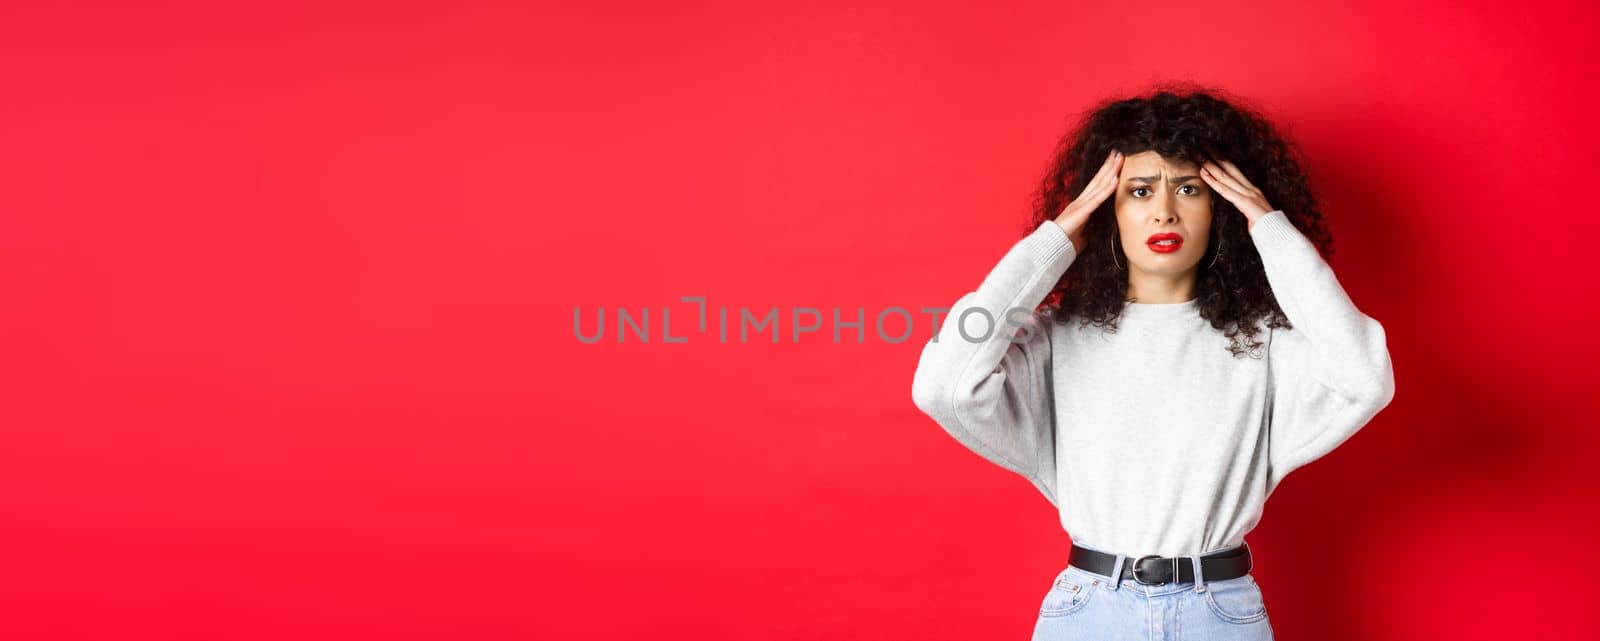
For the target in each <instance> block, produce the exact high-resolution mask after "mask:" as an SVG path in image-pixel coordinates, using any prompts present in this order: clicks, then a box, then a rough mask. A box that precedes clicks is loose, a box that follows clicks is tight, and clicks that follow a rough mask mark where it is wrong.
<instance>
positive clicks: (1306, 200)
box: [1024, 85, 1333, 357]
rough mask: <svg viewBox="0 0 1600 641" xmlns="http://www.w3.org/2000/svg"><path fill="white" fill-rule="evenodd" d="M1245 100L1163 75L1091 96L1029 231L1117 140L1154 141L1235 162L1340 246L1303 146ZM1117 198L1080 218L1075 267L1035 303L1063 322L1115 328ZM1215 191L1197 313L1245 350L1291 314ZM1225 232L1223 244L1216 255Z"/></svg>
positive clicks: (1326, 246)
mask: <svg viewBox="0 0 1600 641" xmlns="http://www.w3.org/2000/svg"><path fill="white" fill-rule="evenodd" d="M1224 96H1225V97H1226V99H1225V98H1224ZM1241 104H1245V102H1244V101H1242V100H1240V99H1238V98H1237V97H1233V96H1227V95H1226V94H1224V92H1222V91H1219V90H1216V89H1209V88H1188V87H1185V86H1179V85H1163V86H1158V87H1156V88H1154V89H1151V90H1150V92H1149V95H1147V96H1141V97H1132V98H1111V99H1108V100H1106V101H1104V102H1102V103H1101V104H1100V105H1098V106H1096V107H1094V108H1091V109H1090V110H1089V111H1087V112H1085V113H1086V115H1084V116H1082V117H1081V119H1080V120H1079V121H1078V122H1077V123H1076V126H1075V127H1073V129H1072V130H1071V131H1069V132H1068V133H1067V134H1066V135H1065V136H1063V137H1062V138H1061V140H1060V141H1059V142H1058V143H1057V145H1056V148H1055V151H1054V154H1053V158H1052V161H1051V163H1050V165H1049V167H1048V169H1047V170H1046V172H1045V175H1044V176H1043V179H1042V184H1041V186H1040V189H1039V191H1037V192H1035V194H1034V195H1033V204H1032V209H1033V215H1032V217H1031V218H1030V219H1029V221H1028V223H1027V225H1026V226H1025V227H1026V229H1025V230H1024V232H1025V233H1026V232H1027V231H1031V230H1033V229H1037V228H1038V226H1039V225H1041V224H1043V223H1044V221H1047V220H1052V219H1054V218H1055V217H1057V216H1058V215H1060V214H1061V211H1062V210H1063V209H1065V208H1066V206H1067V204H1068V203H1070V202H1071V201H1072V196H1073V195H1075V194H1079V193H1082V192H1083V190H1084V187H1085V186H1086V185H1087V184H1088V182H1089V180H1090V179H1091V178H1093V177H1094V174H1095V172H1096V171H1098V169H1099V167H1100V164H1101V163H1102V162H1103V161H1104V160H1105V158H1106V156H1107V155H1108V154H1110V153H1111V151H1112V150H1117V151H1120V152H1122V153H1123V154H1124V155H1133V154H1137V153H1140V152H1144V151H1155V152H1156V153H1158V154H1160V155H1162V156H1163V157H1165V158H1167V159H1169V160H1175V161H1188V162H1194V163H1199V162H1202V161H1204V160H1208V159H1210V160H1216V159H1219V158H1220V159H1226V160H1229V161H1231V162H1233V164H1234V165H1235V166H1237V167H1238V168H1239V170H1240V171H1241V172H1243V173H1244V175H1245V177H1246V178H1248V179H1249V180H1250V182H1251V183H1252V184H1254V185H1255V186H1256V187H1257V188H1258V189H1260V190H1261V193H1262V194H1263V195H1265V196H1266V198H1267V202H1268V203H1270V204H1271V205H1272V206H1273V207H1274V208H1277V209H1281V210H1283V211H1284V213H1285V214H1287V215H1288V218H1289V220H1290V221H1291V222H1292V223H1293V224H1294V226H1295V227H1296V228H1297V229H1299V230H1300V232H1301V233H1302V234H1305V236H1306V237H1307V239H1309V240H1311V242H1312V243H1313V244H1314V245H1316V246H1317V249H1318V250H1319V251H1320V252H1321V253H1322V256H1323V257H1324V258H1327V257H1329V256H1332V255H1333V239H1332V237H1331V236H1330V235H1329V233H1328V230H1327V229H1326V226H1325V225H1324V223H1323V219H1322V212H1321V210H1320V209H1319V208H1318V205H1317V199H1316V197H1315V196H1313V195H1312V193H1311V188H1310V185H1309V181H1308V179H1307V176H1306V173H1305V171H1303V170H1302V169H1301V164H1302V163H1301V162H1300V161H1299V159H1298V156H1299V153H1298V149H1297V148H1296V147H1294V145H1293V143H1292V142H1290V141H1289V140H1287V139H1286V138H1285V137H1283V136H1281V135H1279V133H1278V132H1277V131H1276V130H1275V129H1274V128H1273V126H1272V125H1271V124H1270V123H1269V122H1268V121H1267V119H1266V118H1265V117H1263V116H1262V115H1260V113H1259V112H1258V111H1256V110H1252V109H1250V108H1247V107H1241V106H1236V105H1241ZM1213 154H1214V156H1213ZM1115 201H1116V199H1115V198H1114V197H1112V198H1107V199H1106V201H1105V202H1103V203H1101V204H1100V206H1099V207H1098V208H1097V209H1095V211H1094V212H1093V213H1092V214H1090V216H1089V220H1088V222H1087V223H1085V225H1084V230H1083V239H1084V243H1085V245H1086V247H1082V248H1077V249H1078V250H1079V251H1078V256H1077V258H1075V259H1074V260H1073V262H1072V265H1071V267H1069V268H1068V269H1067V273H1066V274H1065V275H1063V276H1062V278H1061V281H1060V282H1059V283H1057V284H1056V286H1055V288H1054V289H1053V290H1052V291H1051V293H1050V295H1049V296H1047V297H1046V298H1045V301H1044V302H1043V303H1041V305H1040V307H1039V308H1038V309H1037V310H1035V311H1037V312H1040V313H1042V314H1044V315H1046V316H1049V317H1052V318H1053V319H1054V321H1055V322H1060V323H1066V322H1069V321H1070V320H1071V319H1077V320H1078V321H1079V322H1080V323H1081V324H1083V325H1084V326H1087V324H1089V323H1094V324H1096V325H1099V326H1100V327H1102V328H1103V329H1105V330H1107V331H1112V332H1115V331H1116V330H1117V325H1118V319H1119V318H1120V317H1121V316H1122V309H1123V306H1124V305H1125V304H1126V299H1125V294H1126V292H1127V288H1128V277H1127V272H1126V271H1124V269H1123V268H1119V267H1117V266H1116V265H1115V264H1114V263H1113V262H1112V260H1113V258H1112V256H1111V254H1110V252H1111V251H1115V250H1114V249H1111V247H1112V245H1113V242H1114V239H1115V237H1116V235H1117V223H1116V203H1115ZM1211 202H1212V206H1211V213H1212V218H1211V239H1212V241H1211V246H1210V247H1209V248H1207V251H1206V253H1205V255H1204V256H1203V257H1202V258H1201V259H1200V267H1199V271H1198V274H1197V275H1196V281H1195V290H1196V296H1197V298H1198V302H1197V303H1196V304H1197V306H1198V308H1199V311H1200V316H1201V317H1202V318H1205V319H1206V320H1208V321H1210V323H1211V326H1212V327H1213V328H1214V329H1218V330H1222V331H1223V332H1224V333H1225V334H1226V336H1227V337H1228V338H1229V339H1230V342H1231V344H1230V345H1229V346H1228V350H1229V351H1230V352H1232V353H1233V355H1234V356H1235V357H1239V356H1241V355H1243V354H1246V353H1254V352H1255V351H1256V350H1257V348H1259V347H1260V346H1261V345H1262V342H1261V341H1258V340H1255V337H1256V335H1257V334H1258V333H1259V332H1260V330H1261V329H1262V328H1263V327H1268V328H1271V327H1284V328H1289V329H1293V325H1292V324H1290V323H1289V319H1288V317H1286V316H1284V314H1283V310H1282V309H1281V308H1279V307H1278V302H1277V299H1276V298H1275V297H1274V296H1273V294H1272V289H1271V287H1270V286H1269V285H1268V283H1267V275H1266V271H1265V270H1264V269H1263V268H1262V264H1261V255H1260V254H1259V253H1258V252H1257V251H1256V248H1255V243H1254V242H1253V240H1252V239H1251V237H1250V235H1249V228H1248V221H1247V220H1246V219H1245V217H1244V215H1243V214H1241V213H1239V210H1238V208H1236V207H1234V205H1233V203H1231V202H1228V200H1227V199H1226V198H1223V197H1222V196H1221V195H1220V194H1218V195H1214V196H1213V198H1212V199H1211ZM1219 242H1220V243H1222V246H1223V256H1222V258H1221V259H1220V260H1218V261H1216V265H1215V266H1211V262H1212V258H1213V257H1214V256H1215V253H1216V248H1217V246H1218V243H1219ZM1122 262H1124V263H1125V262H1126V261H1122ZM1262 321H1266V323H1265V325H1262Z"/></svg>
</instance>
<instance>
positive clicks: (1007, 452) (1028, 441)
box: [911, 220, 1077, 504]
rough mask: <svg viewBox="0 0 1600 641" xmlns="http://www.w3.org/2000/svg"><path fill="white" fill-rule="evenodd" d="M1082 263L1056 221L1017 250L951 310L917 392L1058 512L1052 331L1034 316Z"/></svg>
mask: <svg viewBox="0 0 1600 641" xmlns="http://www.w3.org/2000/svg"><path fill="white" fill-rule="evenodd" d="M1076 255H1077V254H1076V248H1074V247H1073V246H1072V242H1071V241H1069V240H1068V239H1067V234H1066V231H1065V230H1063V229H1062V228H1061V226H1060V225H1058V224H1057V223H1056V222H1054V221H1050V220H1047V221H1044V222H1043V223H1042V224H1040V225H1039V227H1038V228H1036V229H1034V231H1032V232H1030V233H1029V234H1028V235H1027V236H1025V237H1023V238H1022V239H1021V240H1019V241H1018V242H1017V243H1016V244H1015V245H1013V246H1012V247H1011V249H1010V250H1009V251H1007V252H1006V254H1005V256H1004V257H1002V258H1001V259H1000V262H999V264H997V265H995V266H994V268H993V269H991V270H990V272H989V274H988V276H986V277H985V278H984V279H983V281H982V282H981V283H980V284H979V285H978V288H977V289H976V290H974V291H970V292H968V293H966V294H964V295H962V296H961V297H960V298H959V299H958V300H957V301H956V302H955V304H954V305H953V306H952V307H951V309H950V311H949V314H948V315H947V316H946V317H945V319H944V321H943V323H942V324H941V325H940V327H939V329H938V331H937V332H935V334H934V336H933V338H932V339H930V340H929V341H928V343H927V344H926V345H924V346H923V348H922V356H921V358H920V360H919V361H918V363H917V370H916V375H915V376H914V378H913V380H912V383H911V397H912V400H913V401H915V403H916V405H917V407H918V408H919V409H921V410H922V411H923V412H924V413H926V414H927V415H928V416H929V417H931V418H933V420H934V421H935V422H936V423H938V424H939V425H940V426H941V427H943V428H944V430H945V431H946V432H947V433H949V434H950V436H952V437H954V438H955V439H956V440H957V441H959V442H960V443H961V444H962V445H964V446H966V447H967V448H968V449H970V450H972V451H973V452H974V453H976V454H978V455H979V456H982V457H983V458H985V459H987V460H988V461H990V462H992V463H994V464H996V465H999V466H1000V467H1002V468H1005V469H1007V470H1010V471H1012V472H1015V473H1017V474H1020V475H1022V476H1023V478H1026V479H1028V481H1030V482H1031V483H1033V485H1034V487H1036V488H1038V490H1039V491H1040V492H1041V493H1043V494H1044V496H1045V498H1046V499H1047V500H1049V501H1050V503H1051V504H1057V502H1056V487H1055V430H1054V419H1053V415H1052V412H1053V410H1052V407H1053V403H1054V399H1053V398H1052V397H1051V389H1050V382H1049V381H1050V378H1049V377H1050V356H1051V354H1050V349H1051V345H1050V338H1049V322H1048V319H1044V318H1042V317H1041V315H1039V314H1037V313H1034V312H1033V309H1034V308H1036V307H1038V305H1039V303H1041V302H1043V301H1044V299H1045V297H1046V296H1047V295H1049V293H1050V291H1051V290H1053V289H1054V288H1055V286H1056V283H1057V282H1058V281H1060V280H1061V276H1062V275H1063V274H1065V273H1066V271H1067V266H1068V265H1070V264H1071V263H1072V260H1073V258H1075V257H1076ZM1019 308H1020V309H1019ZM963 330H964V331H963Z"/></svg>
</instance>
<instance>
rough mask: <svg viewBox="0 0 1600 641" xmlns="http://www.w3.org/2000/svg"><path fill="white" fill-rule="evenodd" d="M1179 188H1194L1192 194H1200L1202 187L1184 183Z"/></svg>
mask: <svg viewBox="0 0 1600 641" xmlns="http://www.w3.org/2000/svg"><path fill="white" fill-rule="evenodd" d="M1178 189H1193V190H1194V191H1192V192H1190V193H1192V194H1199V193H1200V188H1199V187H1196V186H1194V185H1183V186H1181V187H1179V188H1178Z"/></svg>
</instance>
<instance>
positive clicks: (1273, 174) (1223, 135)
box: [912, 89, 1394, 641]
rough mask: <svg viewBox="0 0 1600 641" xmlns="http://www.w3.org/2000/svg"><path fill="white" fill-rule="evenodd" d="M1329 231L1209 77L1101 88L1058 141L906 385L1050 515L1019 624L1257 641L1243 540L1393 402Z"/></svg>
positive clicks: (1258, 614)
mask: <svg viewBox="0 0 1600 641" xmlns="http://www.w3.org/2000/svg"><path fill="white" fill-rule="evenodd" d="M1235 102H1237V101H1235ZM1330 242H1331V241H1330V238H1329V235H1328V233H1327V231H1326V229H1325V228H1324V226H1323V220H1322V214H1321V212H1320V210H1319V208H1318V205H1317V200H1316V198H1315V197H1314V196H1313V195H1312V193H1311V190H1310V188H1309V186H1308V181H1307V179H1306V175H1305V173H1304V172H1303V171H1302V169H1301V167H1300V163H1299V162H1298V161H1297V160H1296V158H1295V153H1294V151H1293V149H1292V148H1291V145H1290V143H1288V142H1287V141H1285V139H1284V138H1283V137H1282V136H1281V135H1280V134H1278V133H1277V132H1276V131H1275V130H1274V129H1273V127H1272V126H1271V125H1270V124H1269V123H1268V121H1267V120H1266V119H1265V118H1263V117H1261V116H1260V115H1258V114H1256V113H1253V112H1251V111H1249V110H1247V109H1245V108H1242V107H1238V106H1235V105H1234V104H1230V103H1229V102H1228V101H1226V100H1224V99H1222V98H1220V97H1218V95H1217V92H1214V91H1192V92H1189V93H1178V92H1175V91H1172V90H1165V89H1163V90H1158V91H1155V92H1153V93H1152V94H1150V95H1148V96H1144V97H1136V98H1129V99H1119V100H1113V101H1108V102H1107V103H1105V104H1103V105H1101V106H1099V107H1098V108H1097V109H1094V110H1092V112H1091V113H1090V114H1089V115H1088V116H1087V117H1086V118H1085V119H1084V120H1083V121H1082V122H1081V123H1079V124H1078V126H1077V127H1076V128H1075V129H1074V131H1073V132H1071V133H1069V134H1068V135H1067V136H1066V137H1065V138H1063V139H1062V142H1061V144H1060V145H1059V146H1058V147H1057V150H1056V153H1055V158H1054V161H1053V162H1052V164H1051V166H1050V168H1049V170H1048V171H1047V172H1046V175H1045V177H1044V181H1043V185H1042V187H1041V189H1040V190H1039V192H1038V193H1037V194H1036V198H1035V200H1034V217H1033V219H1032V220H1031V221H1029V226H1028V230H1027V234H1026V235H1025V236H1024V237H1023V238H1022V239H1021V240H1020V241H1018V242H1017V243H1016V244H1015V245H1013V246H1012V247H1011V249H1010V250H1009V251H1008V252H1007V253H1006V254H1005V256H1004V257H1002V258H1001V259H1000V262H999V264H998V265H996V266H995V267H994V268H993V269H992V270H991V271H990V272H989V274H988V276H987V277H986V278H984V280H983V281H982V282H981V283H980V284H979V285H978V287H977V289H976V290H973V291H970V292H968V293H967V294H965V295H963V296H961V297H960V299H959V300H957V301H956V303H955V304H954V305H953V306H952V307H951V309H950V312H949V315H948V316H947V317H946V320H945V322H944V323H943V325H942V326H941V327H940V329H939V331H938V332H937V334H936V336H935V337H934V338H933V339H932V340H930V341H929V342H928V343H927V345H926V346H925V347H924V348H923V350H922V354H921V359H920V361H919V362H918V365H917V370H916V375H915V379H914V380H913V383H912V397H913V399H914V400H915V402H916V404H917V406H918V407H919V408H920V409H921V410H922V411H924V412H925V413H927V414H928V415H929V416H931V417H932V418H933V419H934V420H935V421H936V422H938V424H939V425H941V426H942V427H943V428H944V429H945V430H946V431H947V432H948V433H949V434H950V435H951V436H953V437H954V438H956V439H957V440H958V441H960V442H961V443H962V444H963V445H965V446H966V447H968V448H970V449H971V450H973V451H974V452H976V453H977V454H979V455H981V456H983V457H984V458H986V459H988V460H989V461H992V462H994V463H995V464H998V465H1000V466H1002V467H1004V468H1005V469H1008V470H1011V471H1012V472H1015V473H1017V474H1020V475H1022V476H1023V477H1024V478H1026V479H1028V480H1029V481H1030V482H1032V483H1033V484H1034V486H1035V487H1037V488H1038V489H1039V491H1040V492H1041V493H1043V494H1044V496H1045V498H1046V499H1048V500H1049V501H1050V502H1051V503H1052V504H1055V505H1056V506H1057V507H1058V509H1059V510H1060V514H1061V524H1062V527H1063V528H1065V529H1066V531H1067V533H1068V535H1069V536H1070V538H1071V539H1072V541H1073V545H1072V549H1071V551H1070V553H1069V555H1068V563H1067V567H1066V569H1064V570H1062V571H1061V572H1060V573H1059V574H1057V575H1056V577H1055V578H1054V581H1053V583H1052V585H1051V587H1050V589H1049V591H1048V593H1047V594H1046V596H1045V599H1044V603H1043V605H1042V607H1041V608H1040V612H1039V618H1038V620H1037V623H1036V626H1035V628H1034V638H1035V639H1057V638H1095V639H1122V638H1128V639H1133V638H1138V639H1145V638H1147V637H1148V636H1149V635H1151V634H1154V633H1155V631H1157V630H1165V631H1166V633H1167V634H1169V635H1170V634H1177V633H1178V631H1179V630H1181V633H1182V635H1183V636H1182V638H1185V639H1189V640H1191V641H1194V640H1199V639H1270V638H1272V627H1271V624H1270V623H1269V621H1268V619H1267V612H1266V605H1265V603H1264V601H1263V599H1262V594H1261V590H1260V588H1259V587H1258V586H1257V585H1256V583H1255V579H1254V578H1253V577H1252V576H1251V575H1250V570H1251V567H1252V565H1253V563H1252V559H1251V556H1250V549H1249V547H1248V546H1247V545H1246V543H1245V540H1244V537H1245V535H1246V534H1247V533H1249V532H1250V531H1251V530H1252V529H1253V528H1254V527H1255V525H1256V524H1257V522H1259V520H1260V518H1261V515H1262V508H1263V505H1264V504H1265V502H1266V500H1267V497H1268V496H1270V495H1271V494H1272V491H1273V489H1274V488H1276V487H1277V486H1278V484H1279V483H1280V482H1281V481H1282V480H1283V478H1284V476H1285V475H1287V474H1288V473H1290V472H1292V471H1294V470H1295V469H1296V468H1299V467H1300V466H1302V465H1305V464H1307V463H1309V462H1311V461H1313V460H1316V459H1317V458H1320V457H1321V456H1323V455H1325V454H1327V453H1328V452H1330V451H1332V450H1333V449H1334V448H1336V447H1338V446H1339V445H1340V444H1342V443H1343V442H1344V441H1345V440H1347V439H1348V438H1350V437H1351V436H1352V435H1353V434H1355V432H1356V431H1357V430H1359V429H1360V428H1361V427H1362V426H1364V425H1365V424H1367V423H1368V422H1369V421H1370V420H1371V419H1372V418H1373V417H1374V416H1375V415H1376V414H1377V413H1378V412H1379V411H1381V410H1382V409H1383V408H1384V407H1386V406H1387V405H1388V404H1389V402H1390V401H1391V400H1392V399H1393V397H1394V372H1393V368H1392V366H1391V364H1390V360H1389V351H1388V346H1387V341H1386V338H1385V334H1384V329H1383V326H1382V325H1380V324H1379V323H1378V321H1376V320H1374V319H1373V318H1371V317H1370V316H1367V315H1366V314H1364V313H1362V312H1361V311H1360V310H1358V309H1357V308H1356V306H1355V305H1354V303H1352V302H1351V300H1350V298H1349V296H1348V295H1347V294H1346V293H1345V291H1344V289H1343V288H1342V286H1341V285H1340V283H1339V281H1338V279H1337V278H1335V276H1334V274H1333V271H1332V270H1331V269H1330V268H1329V265H1328V263H1327V262H1326V256H1327V255H1331V247H1330ZM1149 638H1154V637H1149Z"/></svg>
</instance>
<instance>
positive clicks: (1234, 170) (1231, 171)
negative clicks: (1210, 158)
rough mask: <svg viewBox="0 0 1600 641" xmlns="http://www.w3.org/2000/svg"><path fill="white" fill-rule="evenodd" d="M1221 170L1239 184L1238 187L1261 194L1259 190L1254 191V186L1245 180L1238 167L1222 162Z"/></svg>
mask: <svg viewBox="0 0 1600 641" xmlns="http://www.w3.org/2000/svg"><path fill="white" fill-rule="evenodd" d="M1222 168H1223V170H1225V171H1227V172H1228V175H1229V176H1231V177H1233V179H1234V181H1235V182H1237V183H1239V185H1240V186H1241V187H1244V188H1245V189H1246V190H1247V191H1250V192H1254V193H1256V194H1260V193H1261V190H1259V189H1256V186H1255V184H1253V183H1251V182H1250V179H1249V178H1245V176H1244V171H1243V170H1241V169H1239V166H1238V165H1235V164H1233V163H1231V162H1228V161H1226V160H1223V161H1222Z"/></svg>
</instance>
